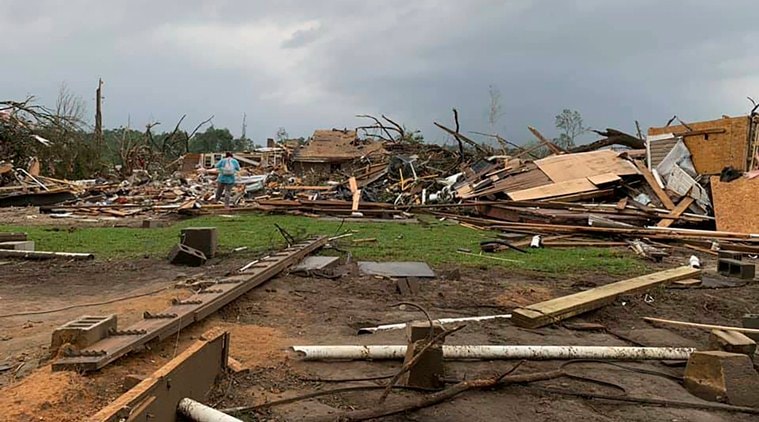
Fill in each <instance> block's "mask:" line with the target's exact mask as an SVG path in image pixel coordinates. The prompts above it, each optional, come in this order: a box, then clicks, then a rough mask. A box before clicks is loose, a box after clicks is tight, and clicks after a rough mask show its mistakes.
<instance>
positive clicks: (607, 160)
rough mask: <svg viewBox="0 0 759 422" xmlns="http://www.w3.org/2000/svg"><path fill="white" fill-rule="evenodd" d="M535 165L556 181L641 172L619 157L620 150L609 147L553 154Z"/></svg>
mask: <svg viewBox="0 0 759 422" xmlns="http://www.w3.org/2000/svg"><path fill="white" fill-rule="evenodd" d="M535 165H537V166H538V168H539V169H540V170H542V171H543V173H545V174H546V176H548V178H549V179H551V180H553V181H554V182H556V183H558V182H566V181H569V180H575V179H585V178H586V177H591V176H598V175H601V174H606V173H614V174H616V175H617V176H629V175H634V174H639V173H638V169H637V168H635V165H634V164H633V163H631V162H629V161H627V160H624V159H622V158H619V153H618V152H615V151H612V150H608V149H605V150H599V151H591V152H582V153H577V154H564V155H553V156H550V157H546V158H543V159H540V160H537V161H535Z"/></svg>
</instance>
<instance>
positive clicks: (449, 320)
mask: <svg viewBox="0 0 759 422" xmlns="http://www.w3.org/2000/svg"><path fill="white" fill-rule="evenodd" d="M496 318H511V314H503V315H486V316H477V317H463V318H440V319H434V320H432V322H434V323H436V324H450V323H452V322H463V321H487V320H489V319H496ZM405 327H406V323H405V322H402V323H400V324H386V325H378V326H376V327H365V328H359V329H358V334H359V335H361V334H372V333H376V332H377V331H390V330H400V329H402V328H405Z"/></svg>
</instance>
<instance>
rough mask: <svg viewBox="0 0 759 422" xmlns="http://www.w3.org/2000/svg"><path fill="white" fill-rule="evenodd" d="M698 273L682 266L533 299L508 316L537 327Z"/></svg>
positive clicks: (529, 326)
mask: <svg viewBox="0 0 759 422" xmlns="http://www.w3.org/2000/svg"><path fill="white" fill-rule="evenodd" d="M700 273H701V270H699V269H697V268H691V267H689V266H685V267H678V268H674V269H671V270H666V271H660V272H657V273H653V274H648V275H644V276H640V277H635V278H631V279H629V280H623V281H618V282H616V283H611V284H607V285H605V286H601V287H596V288H594V289H590V290H586V291H584V292H579V293H575V294H572V295H569V296H563V297H559V298H556V299H551V300H548V301H545V302H541V303H536V304H534V305H531V306H528V307H525V308H518V309H515V310H514V311H513V312H512V317H511V319H512V321H514V323H515V324H516V325H518V326H520V327H526V328H538V327H542V326H544V325H548V324H552V323H555V322H558V321H562V320H565V319H567V318H571V317H573V316H575V315H580V314H582V313H585V312H588V311H591V310H593V309H598V308H600V307H602V306H604V305H607V304H610V303H612V302H614V300H615V299H616V298H617V296H619V295H621V294H630V293H635V292H639V291H643V290H647V289H649V288H651V287H655V286H658V285H661V284H664V283H667V282H669V281H676V280H683V279H687V278H695V277H697V276H698V275H699V274H700Z"/></svg>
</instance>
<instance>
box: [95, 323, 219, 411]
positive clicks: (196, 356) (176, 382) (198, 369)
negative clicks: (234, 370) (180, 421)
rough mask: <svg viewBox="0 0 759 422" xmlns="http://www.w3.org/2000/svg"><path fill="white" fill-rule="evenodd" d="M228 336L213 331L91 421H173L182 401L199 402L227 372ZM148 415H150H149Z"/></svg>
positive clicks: (204, 335)
mask: <svg viewBox="0 0 759 422" xmlns="http://www.w3.org/2000/svg"><path fill="white" fill-rule="evenodd" d="M228 353H229V333H227V332H226V331H223V330H218V329H217V330H212V331H209V332H206V333H205V334H203V336H202V337H201V339H200V340H198V341H196V342H195V343H193V344H192V345H191V346H190V347H188V348H187V350H185V351H184V352H182V353H180V354H179V355H178V356H177V357H175V358H174V359H172V360H171V361H169V363H167V364H166V365H164V366H162V367H161V368H159V369H158V370H157V371H155V372H154V373H153V374H151V375H150V376H149V377H147V378H146V379H144V380H143V381H142V382H140V383H139V384H137V385H136V386H135V387H134V388H132V389H130V390H129V391H127V392H126V393H124V394H123V395H121V396H120V397H119V398H117V399H116V400H115V401H113V402H112V403H111V404H109V405H108V406H106V407H105V408H103V409H102V410H100V411H99V412H97V413H96V414H95V415H93V416H92V417H90V418H89V419H88V421H90V422H115V421H127V420H128V421H138V420H155V421H173V420H175V419H176V412H177V405H178V404H179V402H180V400H182V399H183V398H186V397H189V398H194V399H197V400H202V399H204V398H205V395H206V394H207V393H208V391H210V390H211V388H212V387H213V385H214V383H215V381H216V377H218V376H219V375H221V374H223V373H224V370H225V369H226V362H227V355H228ZM149 415H150V416H149Z"/></svg>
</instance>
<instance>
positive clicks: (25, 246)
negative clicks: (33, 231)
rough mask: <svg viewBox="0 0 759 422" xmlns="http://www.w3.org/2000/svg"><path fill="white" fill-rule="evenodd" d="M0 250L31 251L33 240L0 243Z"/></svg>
mask: <svg viewBox="0 0 759 422" xmlns="http://www.w3.org/2000/svg"><path fill="white" fill-rule="evenodd" d="M0 249H10V250H13V251H33V250H34V241H33V240H16V241H12V242H0Z"/></svg>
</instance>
